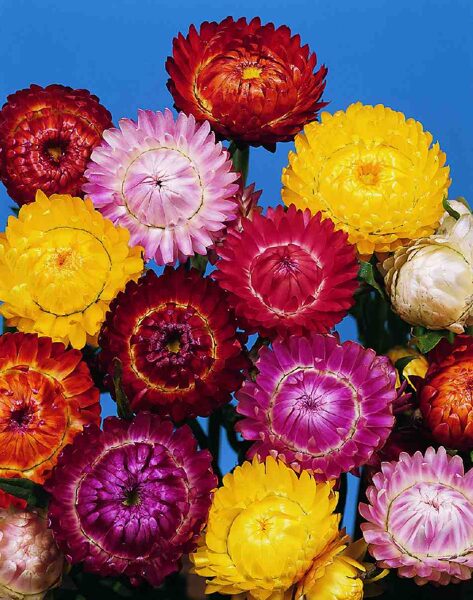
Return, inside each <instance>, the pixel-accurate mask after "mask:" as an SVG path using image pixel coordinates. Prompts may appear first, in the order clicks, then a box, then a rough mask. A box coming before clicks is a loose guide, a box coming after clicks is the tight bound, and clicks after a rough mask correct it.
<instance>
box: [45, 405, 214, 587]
mask: <svg viewBox="0 0 473 600" xmlns="http://www.w3.org/2000/svg"><path fill="white" fill-rule="evenodd" d="M210 464H211V456H210V454H209V453H208V452H207V451H198V450H197V443H196V440H195V439H194V437H193V435H192V433H191V430H190V429H189V428H188V427H187V426H184V427H180V428H179V429H175V430H174V428H173V425H172V423H171V422H170V421H165V420H162V419H161V418H160V417H158V416H156V415H151V414H149V413H140V414H139V415H138V416H137V417H136V418H135V419H134V421H132V422H127V421H122V420H120V419H117V418H116V417H109V418H108V419H105V421H104V425H103V431H100V429H99V428H98V427H96V426H95V425H92V426H89V427H86V428H85V429H84V432H83V433H81V434H79V435H78V436H76V437H75V438H74V443H73V444H72V445H70V446H67V447H66V448H65V450H64V451H63V453H62V455H61V457H60V459H59V462H58V465H57V467H56V468H55V469H54V471H53V475H52V477H51V479H50V480H49V481H48V483H47V487H48V490H49V492H50V493H51V494H52V495H53V498H52V500H51V502H50V506H49V518H50V523H51V528H52V530H53V532H54V536H55V538H56V541H57V543H58V545H59V547H60V548H61V549H62V550H63V551H64V553H65V554H66V556H67V557H68V559H69V561H70V562H72V563H77V562H82V561H83V562H84V565H85V569H86V570H87V571H92V572H95V573H99V574H100V575H102V576H108V575H126V576H128V577H129V578H130V579H131V581H132V582H133V583H139V582H140V581H141V580H143V579H145V580H147V581H148V582H149V583H150V584H151V585H154V586H157V585H159V584H160V583H161V582H162V580H163V578H164V577H165V576H166V575H168V574H169V573H172V572H173V571H176V570H177V569H178V561H179V559H180V558H181V556H182V554H184V553H188V552H192V551H193V550H194V549H195V545H196V539H197V537H198V535H199V533H200V531H201V529H202V527H203V525H204V523H205V521H206V519H207V513H208V510H209V507H210V502H211V492H212V490H213V488H214V487H215V486H216V484H217V480H216V478H215V476H214V475H213V473H212V470H211V466H210Z"/></svg>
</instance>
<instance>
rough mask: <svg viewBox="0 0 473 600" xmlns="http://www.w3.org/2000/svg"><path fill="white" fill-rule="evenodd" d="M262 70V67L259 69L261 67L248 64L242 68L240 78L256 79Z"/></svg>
mask: <svg viewBox="0 0 473 600" xmlns="http://www.w3.org/2000/svg"><path fill="white" fill-rule="evenodd" d="M262 70H263V69H261V67H257V66H256V65H250V66H248V67H245V68H244V69H243V72H242V74H241V78H242V79H243V80H247V79H258V77H259V76H260V75H261V72H262Z"/></svg>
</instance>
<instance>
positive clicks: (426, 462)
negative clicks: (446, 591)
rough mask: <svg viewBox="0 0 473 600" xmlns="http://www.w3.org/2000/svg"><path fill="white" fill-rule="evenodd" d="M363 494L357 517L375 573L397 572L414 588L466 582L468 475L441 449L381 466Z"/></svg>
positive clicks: (470, 529) (471, 542)
mask: <svg viewBox="0 0 473 600" xmlns="http://www.w3.org/2000/svg"><path fill="white" fill-rule="evenodd" d="M372 481H373V485H372V486H370V487H369V488H368V490H367V498H368V504H360V513H361V515H362V516H363V517H364V518H365V519H366V520H367V521H368V523H364V524H362V526H361V528H362V530H363V535H364V538H365V540H366V542H367V543H368V544H369V551H370V553H371V554H372V556H373V557H374V558H375V559H376V560H377V561H378V564H379V566H380V567H384V568H397V569H398V575H400V576H401V577H413V578H415V581H416V582H417V583H418V584H421V585H422V584H424V583H427V582H428V581H434V582H436V583H439V584H441V585H446V584H448V583H456V582H458V581H462V580H466V579H470V578H471V573H472V569H473V471H469V472H468V473H467V474H466V475H465V472H464V467H463V461H462V459H461V458H460V457H459V456H449V455H448V454H447V452H446V450H445V448H443V447H440V448H439V449H438V450H437V451H436V450H434V449H433V448H428V449H427V450H426V452H425V454H422V453H421V452H416V453H415V454H414V455H413V456H409V454H406V453H405V452H402V453H401V454H400V456H399V460H398V461H393V462H385V463H382V465H381V471H380V472H379V473H377V474H376V475H375V476H374V477H373V480H372Z"/></svg>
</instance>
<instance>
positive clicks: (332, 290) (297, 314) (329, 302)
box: [213, 206, 358, 337]
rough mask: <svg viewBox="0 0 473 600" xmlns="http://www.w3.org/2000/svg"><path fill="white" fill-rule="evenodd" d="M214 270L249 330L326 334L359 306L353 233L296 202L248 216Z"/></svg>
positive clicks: (233, 232) (270, 333)
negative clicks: (350, 235) (349, 236)
mask: <svg viewBox="0 0 473 600" xmlns="http://www.w3.org/2000/svg"><path fill="white" fill-rule="evenodd" d="M218 253H219V256H220V261H219V262H218V263H217V271H216V272H215V273H214V274H213V276H214V277H215V279H217V281H218V282H219V284H220V285H221V286H222V287H223V288H224V289H225V290H227V291H228V292H229V301H230V303H231V304H232V306H234V307H235V311H236V314H237V317H238V318H239V319H240V321H241V322H242V323H243V324H244V326H245V327H246V328H247V329H250V330H253V331H255V330H256V331H258V332H259V333H261V335H265V336H270V337H273V336H274V335H275V334H277V333H279V334H281V335H284V334H286V333H302V332H307V331H318V332H327V331H329V330H330V329H331V328H332V327H333V326H334V325H335V324H336V323H338V322H339V321H340V320H341V319H342V318H343V317H344V316H345V315H346V313H347V312H348V309H349V308H350V306H351V305H352V304H353V295H354V292H355V290H356V288H357V285H358V284H357V280H356V276H357V273H358V264H357V262H356V258H355V249H354V247H353V246H352V245H351V244H348V243H347V241H346V235H345V234H344V233H343V232H341V231H334V228H333V224H332V223H331V221H329V220H328V219H326V220H324V221H321V220H320V214H319V215H316V216H312V215H311V213H310V212H309V211H308V210H305V211H301V210H297V209H296V208H295V207H294V206H291V207H289V209H288V211H287V212H285V211H284V208H283V207H282V206H278V207H277V208H269V209H268V212H267V215H266V216H265V217H263V216H262V215H259V214H254V215H253V219H252V220H251V221H249V220H245V219H244V220H243V222H242V230H241V231H237V230H235V229H233V230H230V231H229V232H228V235H227V238H226V240H225V243H224V244H223V245H222V246H221V247H219V249H218Z"/></svg>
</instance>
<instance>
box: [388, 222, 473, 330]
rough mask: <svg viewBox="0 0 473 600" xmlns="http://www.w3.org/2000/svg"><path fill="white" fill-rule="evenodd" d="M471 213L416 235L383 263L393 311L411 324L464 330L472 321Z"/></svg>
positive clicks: (472, 227) (472, 225) (472, 237)
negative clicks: (438, 231) (436, 231)
mask: <svg viewBox="0 0 473 600" xmlns="http://www.w3.org/2000/svg"><path fill="white" fill-rule="evenodd" d="M472 270H473V215H471V214H466V215H463V216H462V217H460V219H459V220H458V221H456V223H455V225H453V226H452V227H451V228H450V229H449V231H448V233H446V234H445V235H432V236H430V237H428V238H421V239H418V240H414V241H413V242H411V243H410V244H409V245H408V246H406V247H403V248H399V249H398V250H396V252H395V253H394V255H393V256H391V257H390V258H388V259H386V260H385V261H384V262H383V265H382V271H383V272H384V273H385V277H384V281H385V284H386V291H387V292H388V295H389V297H390V300H391V304H392V307H393V310H394V311H395V312H397V314H398V315H399V316H400V317H401V319H403V320H404V321H406V322H407V323H410V324H411V325H420V326H423V327H426V328H427V329H448V330H449V331H452V332H454V333H463V332H464V330H465V327H466V326H468V325H471V324H473V277H472Z"/></svg>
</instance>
